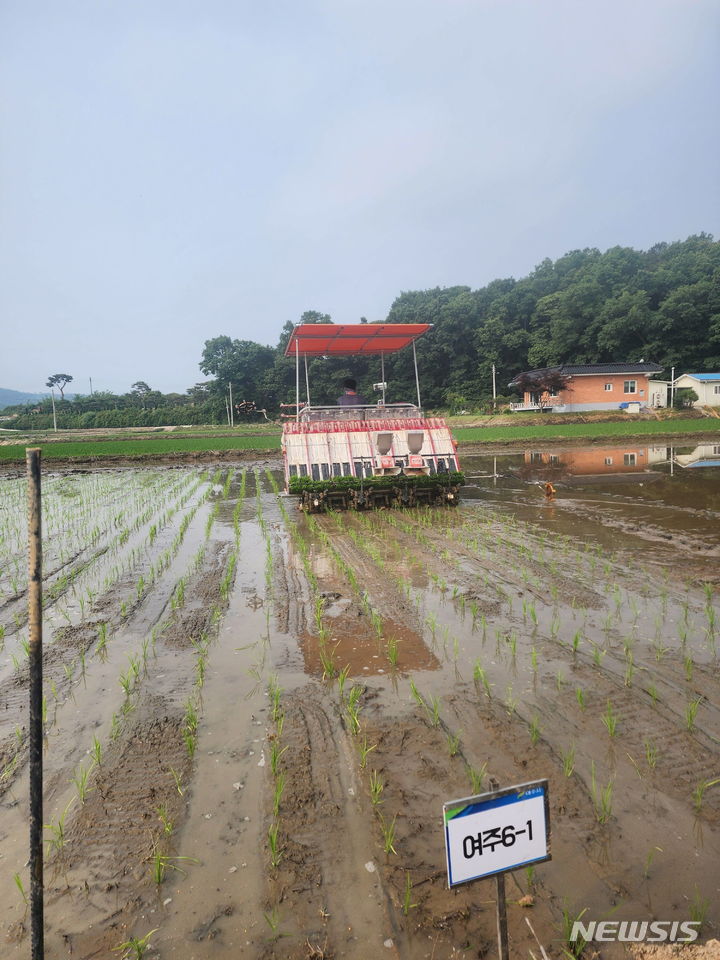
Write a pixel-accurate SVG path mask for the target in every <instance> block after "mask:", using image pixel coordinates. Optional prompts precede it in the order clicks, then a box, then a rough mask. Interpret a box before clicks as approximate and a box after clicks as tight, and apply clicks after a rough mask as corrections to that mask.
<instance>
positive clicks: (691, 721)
mask: <svg viewBox="0 0 720 960" xmlns="http://www.w3.org/2000/svg"><path fill="white" fill-rule="evenodd" d="M701 703H702V697H695V699H693V700H691V701H690V702H689V703H688V704H687V706H686V707H685V726H686V727H687V729H688V732H689V733H692V732H693V730H694V729H695V718H696V717H697V712H698V708H699V706H700V704H701Z"/></svg>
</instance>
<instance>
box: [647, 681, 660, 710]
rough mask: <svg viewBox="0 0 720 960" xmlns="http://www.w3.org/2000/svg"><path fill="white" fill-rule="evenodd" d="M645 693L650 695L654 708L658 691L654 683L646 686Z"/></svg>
mask: <svg viewBox="0 0 720 960" xmlns="http://www.w3.org/2000/svg"><path fill="white" fill-rule="evenodd" d="M647 692H648V694H649V695H650V699H651V700H652V702H653V706H655V705H656V704H657V702H658V689H657V687H656V686H655V684H654V683H651V684H649V685H648V688H647Z"/></svg>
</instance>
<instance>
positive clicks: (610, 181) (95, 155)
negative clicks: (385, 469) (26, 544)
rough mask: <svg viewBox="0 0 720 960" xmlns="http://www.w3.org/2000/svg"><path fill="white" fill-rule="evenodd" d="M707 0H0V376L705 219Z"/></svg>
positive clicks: (165, 358) (84, 383)
mask: <svg viewBox="0 0 720 960" xmlns="http://www.w3.org/2000/svg"><path fill="white" fill-rule="evenodd" d="M719 27H720V5H718V4H717V3H716V2H715V0H622V2H620V0H265V2H261V3H258V2H257V0H253V2H246V0H193V2H189V0H151V2H148V0H122V2H121V0H44V2H37V0H3V2H2V4H1V5H0V386H2V387H5V388H10V389H15V390H24V391H29V392H42V391H44V390H45V382H46V380H47V378H48V376H49V375H50V374H52V373H59V372H62V373H69V374H71V375H72V376H73V377H74V382H73V384H72V385H71V387H70V388H68V389H71V390H74V391H77V392H80V393H88V392H89V390H90V378H92V384H93V388H94V389H95V390H111V391H113V392H119V393H124V392H127V391H128V390H129V389H130V387H131V385H132V384H133V383H134V382H136V381H138V380H143V381H145V382H147V383H148V384H149V385H150V386H151V387H152V388H153V389H155V390H162V391H163V392H169V391H177V392H184V391H185V390H186V389H187V388H188V387H191V386H192V385H193V384H194V383H196V382H199V381H202V380H203V379H205V378H204V376H203V375H202V373H201V372H200V370H199V366H198V364H199V362H200V359H201V355H202V350H203V346H204V343H205V341H206V340H208V339H210V338H212V337H216V336H220V335H228V336H231V337H234V338H237V339H240V340H254V341H257V342H259V343H265V344H269V345H273V346H274V345H275V344H276V343H277V341H278V338H279V334H280V331H281V329H282V327H283V325H284V324H285V323H286V322H287V321H288V320H290V321H292V322H297V321H298V320H299V319H300V316H301V314H302V313H303V312H304V311H305V310H319V311H322V312H324V313H329V314H330V315H331V316H332V318H333V320H334V321H335V322H357V321H358V320H359V318H360V317H361V316H365V317H367V318H368V319H369V320H371V321H374V320H382V319H384V318H385V317H386V316H387V313H388V311H389V309H390V307H391V305H392V303H393V300H394V299H395V298H396V297H397V296H398V295H399V294H400V293H401V292H402V291H406V290H418V289H428V288H432V287H436V286H452V285H455V284H465V285H468V286H470V287H472V288H478V287H482V286H484V285H485V284H486V283H488V282H489V281H491V280H493V279H495V278H497V277H509V276H514V277H521V276H524V275H526V274H528V273H529V272H530V271H531V270H532V269H533V268H534V267H535V266H536V265H537V264H538V263H539V262H540V261H542V260H543V259H544V258H546V257H550V258H553V259H555V258H557V257H559V256H562V255H563V254H564V253H566V252H567V251H568V250H573V249H578V248H584V247H598V248H600V249H601V250H605V249H607V248H609V247H612V246H615V245H618V244H619V245H626V246H632V247H635V248H638V249H647V248H648V247H649V246H651V245H652V244H654V243H657V242H659V241H672V240H679V239H684V238H686V237H687V236H689V235H691V234H694V233H699V232H701V231H705V232H708V233H712V234H714V235H715V236H716V237H717V236H718V233H720V229H719V226H718V225H719V221H720V187H719V182H720V178H719V177H718V156H720V133H719V128H718V110H717V103H718V92H719V90H720V84H719V83H718V81H719V80H720V67H719V65H720V30H719Z"/></svg>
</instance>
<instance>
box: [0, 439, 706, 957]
mask: <svg viewBox="0 0 720 960" xmlns="http://www.w3.org/2000/svg"><path fill="white" fill-rule="evenodd" d="M718 461H720V448H717V447H712V446H705V447H703V446H701V447H697V446H689V447H687V448H680V447H677V448H665V447H662V448H657V447H656V448H651V447H644V446H625V447H619V446H618V447H614V448H610V447H607V448H601V447H595V446H593V448H592V449H591V450H590V449H585V448H579V447H573V448H568V449H566V450H563V449H553V450H549V451H548V450H542V449H538V450H527V451H522V452H517V453H508V452H503V453H502V454H498V456H497V457H494V456H492V455H483V456H465V457H463V467H464V469H465V471H466V474H467V477H468V486H467V488H466V490H465V498H464V500H463V502H462V503H461V505H460V506H459V507H458V508H456V509H447V510H417V511H399V510H383V511H377V512H373V513H358V514H351V513H343V514H323V515H317V516H306V515H304V514H301V513H299V512H298V511H297V509H296V508H295V504H294V501H293V500H291V499H289V498H286V497H283V496H282V495H279V493H278V490H279V485H280V483H281V479H280V475H279V473H278V471H277V469H276V466H277V465H276V464H273V463H266V464H257V465H255V466H248V465H247V464H239V465H237V466H234V465H228V464H223V465H222V467H221V468H220V469H218V470H215V469H213V468H210V469H204V470H203V469H201V468H200V467H190V468H188V467H182V468H173V469H169V468H143V469H124V470H105V471H96V472H92V473H77V474H73V473H67V474H60V473H58V474H49V475H47V476H46V477H45V478H44V518H45V528H46V531H45V546H44V551H45V564H44V569H45V626H44V630H45V688H44V689H45V710H44V713H45V735H46V748H45V753H44V764H45V816H44V819H45V823H46V824H47V827H46V830H45V835H46V849H47V860H46V893H45V908H46V929H47V934H46V943H47V951H48V955H49V956H53V957H73V958H91V957H110V956H122V955H123V951H118V952H117V953H113V952H112V950H113V948H116V947H118V946H120V945H121V944H127V945H128V946H127V951H128V955H129V956H135V955H136V953H137V951H139V950H141V949H142V947H141V946H140V945H138V946H137V947H135V946H133V938H136V943H137V942H138V941H140V942H142V938H145V937H147V944H148V946H147V950H146V953H145V955H146V956H155V957H161V958H180V960H195V958H197V960H201V958H209V957H212V958H219V960H224V958H228V960H229V958H236V957H249V958H263V960H270V958H278V960H279V958H309V957H318V958H322V957H325V958H330V957H338V958H339V957H345V958H358V960H360V958H363V960H364V958H367V957H368V956H373V955H384V956H388V957H398V958H408V960H415V958H418V960H419V958H426V957H427V958H436V960H441V958H451V957H461V956H462V957H481V956H485V955H493V954H494V952H495V949H496V946H495V905H494V895H495V885H494V882H493V881H491V880H486V881H478V882H475V883H472V884H468V885H465V886H462V887H459V888H455V889H454V890H452V891H450V890H448V889H447V883H446V869H445V850H444V837H443V829H442V804H443V802H445V801H448V800H453V799H457V798H459V797H465V796H468V795H470V794H473V793H477V792H482V791H483V790H487V789H490V788H491V787H492V786H494V785H499V786H508V785H512V784H516V783H523V782H526V781H530V780H534V779H539V778H547V779H548V780H549V784H550V816H551V830H552V860H551V861H550V862H548V863H543V864H539V865H537V866H536V867H535V868H534V869H528V870H520V871H517V872H515V873H513V874H510V875H508V880H507V891H508V914H509V926H510V941H511V950H512V952H513V955H515V956H529V951H530V950H532V951H533V952H534V953H535V955H536V956H537V955H539V948H538V944H537V941H536V940H535V938H534V935H533V933H532V932H531V930H530V927H529V926H528V924H527V923H526V922H525V920H526V918H528V919H529V920H530V922H531V924H532V927H533V929H534V932H535V935H536V936H537V938H538V940H539V941H540V943H542V944H543V946H544V947H545V948H546V950H547V951H548V954H549V955H550V956H552V957H559V956H562V955H563V948H566V947H567V944H566V943H565V941H564V937H565V924H566V923H567V922H568V921H571V920H572V919H575V918H577V917H579V916H580V915H581V914H582V915H583V918H584V919H597V920H602V919H618V920H621V919H630V920H643V919H660V920H691V919H696V920H701V921H702V922H703V930H702V937H703V938H706V937H712V936H715V937H717V936H718V933H719V932H720V907H719V904H720V896H719V894H720V867H718V863H720V782H715V781H717V780H718V778H720V698H718V695H717V689H718V660H717V643H718V639H719V636H718V635H719V634H720V466H718ZM547 481H549V482H550V483H551V484H552V485H553V487H554V489H555V494H554V496H551V497H547V496H546V495H545V489H544V486H543V484H545V482H547ZM0 484H1V486H0V491H1V495H0V626H1V628H2V639H0V902H2V903H3V905H4V910H3V913H2V917H1V918H0V943H1V944H2V949H1V950H0V953H1V955H2V956H3V957H8V958H15V957H17V958H20V957H25V956H27V953H28V949H29V941H28V933H27V927H28V926H29V916H28V912H27V908H26V904H25V902H24V898H23V891H25V892H26V893H27V892H29V875H28V868H27V866H26V863H27V859H28V851H27V833H28V827H27V807H26V803H27V801H26V798H27V789H28V771H27V683H28V678H27V626H26V610H25V603H26V596H25V589H26V576H27V574H26V560H25V526H24V524H25V520H24V502H25V501H24V497H25V485H24V481H23V480H22V479H21V478H16V479H9V478H8V479H3V480H0ZM21 888H22V889H21ZM583 911H585V913H584V914H583ZM148 935H149V936H148ZM598 947H599V948H600V954H601V956H607V957H614V956H620V955H623V954H624V950H625V948H624V947H622V946H621V945H615V944H591V945H590V946H589V947H588V948H587V952H586V955H587V956H590V955H593V954H595V955H596V951H597V948H598ZM133 951H135V952H133ZM138 955H139V954H138Z"/></svg>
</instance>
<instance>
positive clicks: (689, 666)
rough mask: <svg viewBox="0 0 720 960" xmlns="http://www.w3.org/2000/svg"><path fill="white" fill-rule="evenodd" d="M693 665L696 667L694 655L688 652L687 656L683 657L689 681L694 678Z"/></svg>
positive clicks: (686, 677) (686, 676)
mask: <svg viewBox="0 0 720 960" xmlns="http://www.w3.org/2000/svg"><path fill="white" fill-rule="evenodd" d="M693 667H694V662H693V658H692V656H691V655H690V654H688V655H687V656H685V657H683V668H684V670H685V679H686V680H687V681H688V683H689V682H690V681H691V680H692V678H693Z"/></svg>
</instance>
